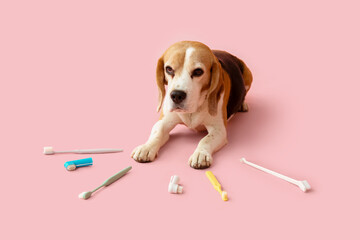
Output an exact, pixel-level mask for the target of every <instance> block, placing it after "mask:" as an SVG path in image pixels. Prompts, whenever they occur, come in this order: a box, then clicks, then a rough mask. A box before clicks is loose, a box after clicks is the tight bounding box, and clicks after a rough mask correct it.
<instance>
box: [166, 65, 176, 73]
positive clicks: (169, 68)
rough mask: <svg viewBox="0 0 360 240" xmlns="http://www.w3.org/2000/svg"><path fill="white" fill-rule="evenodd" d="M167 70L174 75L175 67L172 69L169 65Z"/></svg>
mask: <svg viewBox="0 0 360 240" xmlns="http://www.w3.org/2000/svg"><path fill="white" fill-rule="evenodd" d="M166 72H167V73H168V74H169V75H174V69H172V68H171V67H169V66H167V67H166Z"/></svg>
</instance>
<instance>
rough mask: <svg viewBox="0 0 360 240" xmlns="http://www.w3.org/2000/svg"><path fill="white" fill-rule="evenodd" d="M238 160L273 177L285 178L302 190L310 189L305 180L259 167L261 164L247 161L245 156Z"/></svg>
mask: <svg viewBox="0 0 360 240" xmlns="http://www.w3.org/2000/svg"><path fill="white" fill-rule="evenodd" d="M240 162H242V163H245V164H247V165H249V166H252V167H254V168H257V169H259V170H261V171H263V172H266V173H269V174H271V175H273V176H275V177H278V178H281V179H283V180H285V181H287V182H289V183H292V184H295V185H296V186H298V187H299V188H300V189H301V190H302V191H303V192H306V191H308V190H310V189H311V187H310V184H309V183H308V182H307V181H306V180H302V181H299V180H295V179H292V178H289V177H287V176H284V175H282V174H280V173H277V172H274V171H271V170H269V169H267V168H264V167H261V166H259V165H256V164H255V163H252V162H249V161H247V160H246V159H245V158H241V159H240Z"/></svg>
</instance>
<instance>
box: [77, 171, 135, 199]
mask: <svg viewBox="0 0 360 240" xmlns="http://www.w3.org/2000/svg"><path fill="white" fill-rule="evenodd" d="M131 168H132V167H131V166H129V167H127V168H124V169H123V170H121V171H120V172H118V173H117V174H115V175H114V176H112V177H110V178H108V179H107V180H106V181H105V182H104V183H103V184H101V185H100V186H98V187H97V188H95V189H94V190H92V191H90V192H82V193H80V194H79V198H83V199H88V198H90V197H91V194H93V193H94V192H96V191H97V190H99V189H100V188H102V187H107V186H109V185H110V184H112V183H113V182H116V181H117V180H119V179H120V178H121V177H122V176H124V175H125V173H127V172H128V171H130V169H131Z"/></svg>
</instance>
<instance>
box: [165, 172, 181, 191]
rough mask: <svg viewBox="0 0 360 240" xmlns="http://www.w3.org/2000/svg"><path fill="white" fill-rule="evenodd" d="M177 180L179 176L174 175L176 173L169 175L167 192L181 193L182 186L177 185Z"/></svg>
mask: <svg viewBox="0 0 360 240" xmlns="http://www.w3.org/2000/svg"><path fill="white" fill-rule="evenodd" d="M179 181H180V178H179V177H178V176H176V175H174V176H171V178H170V183H169V187H168V191H169V193H182V192H183V187H182V186H180V185H178V183H179Z"/></svg>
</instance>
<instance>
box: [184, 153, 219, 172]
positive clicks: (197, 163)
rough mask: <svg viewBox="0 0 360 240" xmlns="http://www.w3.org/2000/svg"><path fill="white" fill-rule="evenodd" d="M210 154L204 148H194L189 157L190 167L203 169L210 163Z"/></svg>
mask: <svg viewBox="0 0 360 240" xmlns="http://www.w3.org/2000/svg"><path fill="white" fill-rule="evenodd" d="M212 161H213V159H212V156H211V154H210V153H208V152H207V151H205V150H195V152H194V153H193V154H192V155H191V157H190V159H189V164H190V166H191V167H192V168H196V169H204V168H208V167H210V166H211V164H212Z"/></svg>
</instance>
